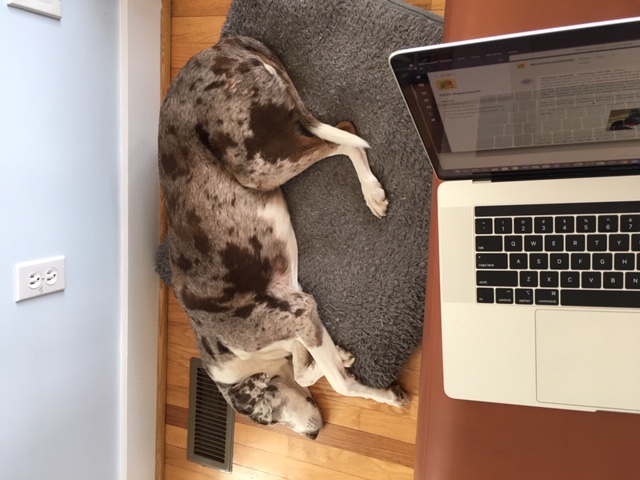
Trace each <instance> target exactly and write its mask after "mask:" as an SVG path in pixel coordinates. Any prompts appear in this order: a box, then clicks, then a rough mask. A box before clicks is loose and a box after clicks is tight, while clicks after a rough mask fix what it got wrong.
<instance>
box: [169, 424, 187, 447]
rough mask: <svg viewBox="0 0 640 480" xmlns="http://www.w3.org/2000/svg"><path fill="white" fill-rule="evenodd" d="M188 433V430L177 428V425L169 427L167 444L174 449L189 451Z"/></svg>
mask: <svg viewBox="0 0 640 480" xmlns="http://www.w3.org/2000/svg"><path fill="white" fill-rule="evenodd" d="M187 436H188V431H187V429H186V428H182V427H176V426H175V425H167V430H166V435H165V443H166V444H167V445H171V446H172V447H177V448H182V449H184V450H186V449H187Z"/></svg>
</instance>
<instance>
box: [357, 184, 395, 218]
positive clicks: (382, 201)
mask: <svg viewBox="0 0 640 480" xmlns="http://www.w3.org/2000/svg"><path fill="white" fill-rule="evenodd" d="M362 193H363V195H364V199H365V201H366V202H367V206H368V207H369V210H371V212H372V213H373V214H374V215H375V216H376V217H378V218H382V217H384V216H385V215H386V214H387V207H388V206H389V201H388V200H387V194H386V193H385V191H384V189H383V188H382V185H380V182H379V181H378V180H377V179H375V178H373V179H372V180H371V181H369V182H368V183H367V184H366V185H363V186H362Z"/></svg>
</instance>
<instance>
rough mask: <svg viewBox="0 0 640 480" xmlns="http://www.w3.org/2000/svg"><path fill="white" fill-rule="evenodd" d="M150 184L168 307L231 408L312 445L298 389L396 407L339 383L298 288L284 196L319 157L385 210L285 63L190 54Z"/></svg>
mask: <svg viewBox="0 0 640 480" xmlns="http://www.w3.org/2000/svg"><path fill="white" fill-rule="evenodd" d="M158 139H159V141H158V147H159V152H158V157H159V158H158V164H159V174H160V182H161V187H162V191H163V195H164V202H165V207H166V213H167V220H168V232H167V236H168V237H167V238H168V243H169V252H170V253H169V256H170V265H171V275H172V282H173V287H174V291H175V294H176V297H177V299H178V301H179V302H180V304H181V305H182V307H183V308H184V309H185V311H186V312H187V315H188V316H189V319H190V321H191V324H192V326H193V330H194V333H195V338H196V343H197V345H198V350H199V352H200V355H201V358H202V362H203V364H204V365H205V368H206V370H207V372H208V374H209V375H210V376H211V378H212V379H213V380H214V382H215V383H216V384H217V386H218V388H219V390H220V392H221V393H222V395H223V396H224V397H225V399H226V400H227V402H228V403H229V404H230V405H231V406H232V407H233V408H234V409H235V410H236V411H237V412H239V413H241V414H244V415H246V416H248V417H249V418H250V419H252V420H253V421H255V422H257V423H260V424H264V425H271V424H283V425H286V426H288V427H289V428H291V429H292V430H293V431H295V432H297V433H299V434H302V435H305V436H307V437H309V438H311V439H315V438H316V437H317V435H318V432H319V431H320V428H321V427H322V417H321V414H320V411H319V409H318V407H317V405H316V403H315V402H314V400H313V398H312V397H311V394H310V392H309V389H308V387H309V386H310V385H313V384H314V383H315V382H316V381H317V380H318V379H319V378H321V377H322V376H325V377H326V378H327V380H328V381H329V383H330V384H331V386H332V387H333V388H334V389H335V390H336V391H337V392H338V393H340V394H342V395H347V396H355V397H364V398H370V399H373V400H376V401H378V402H384V403H387V404H389V405H393V406H397V407H404V406H406V405H407V403H408V397H407V396H406V395H405V394H404V392H402V390H401V389H400V388H399V387H398V386H397V385H394V386H392V387H390V388H388V389H378V388H370V387H367V386H365V385H363V384H361V383H359V382H358V381H357V380H356V379H355V378H354V377H353V376H352V375H350V374H349V372H348V370H347V369H348V368H349V367H350V366H351V365H352V364H353V361H354V358H353V356H352V355H351V354H350V353H349V352H347V351H345V350H343V349H342V348H340V347H337V346H336V345H335V344H334V342H333V340H332V339H331V337H330V335H329V333H328V332H327V330H326V328H325V327H324V325H323V324H322V322H321V320H320V318H319V316H318V311H317V307H316V303H315V301H314V299H313V297H312V296H311V295H309V294H307V293H305V292H303V291H302V288H301V287H300V285H299V284H298V248H297V244H296V238H295V234H294V231H293V227H292V225H291V220H290V217H289V213H288V209H287V204H286V202H285V199H284V197H283V194H282V191H281V189H280V186H281V185H282V184H284V183H285V182H287V181H288V180H289V179H291V178H293V177H294V176H296V175H298V174H299V173H301V172H302V171H304V170H305V169H307V168H308V167H310V166H311V165H313V164H314V163H316V162H318V161H320V160H322V159H323V158H326V157H329V156H334V155H346V156H347V157H348V158H349V159H350V160H351V162H352V163H353V166H354V168H355V171H356V174H357V176H358V179H359V181H360V185H361V189H362V194H363V196H364V199H365V201H366V203H367V205H368V207H369V209H370V210H371V211H372V213H373V214H374V215H376V216H377V217H383V216H385V214H386V211H387V206H388V202H387V199H386V194H385V192H384V190H383V188H382V186H381V185H380V182H379V181H378V180H377V178H376V177H375V176H374V175H373V173H372V172H371V169H370V168H369V163H368V160H367V155H366V152H365V148H368V146H369V145H368V144H367V142H366V141H364V140H363V139H362V138H360V137H358V136H357V135H356V134H355V127H354V126H353V124H352V123H351V122H342V123H340V124H338V125H337V126H336V127H333V126H330V125H327V124H324V123H322V122H320V121H319V120H317V119H316V118H315V117H314V116H313V115H312V114H311V113H310V112H309V111H308V110H307V108H306V107H305V106H304V104H303V103H302V100H301V99H300V96H299V94H298V92H297V90H296V89H295V87H294V86H293V83H292V82H291V79H290V78H289V76H288V74H287V72H286V70H285V68H284V66H283V64H282V62H281V61H280V60H279V59H278V57H277V56H276V55H275V54H274V53H273V52H272V51H271V50H270V49H268V48H267V47H266V46H265V45H264V44H262V43H261V42H259V41H257V40H255V39H252V38H248V37H231V38H228V39H225V40H223V41H221V42H219V43H218V44H217V45H215V46H213V47H211V48H209V49H206V50H204V51H202V52H200V53H199V54H196V55H195V56H194V57H193V58H191V60H190V61H189V62H188V63H187V64H186V65H185V67H184V68H183V69H182V70H181V71H180V73H179V74H178V75H177V77H176V78H175V80H174V81H173V82H172V84H171V86H170V88H169V90H168V92H167V95H166V97H165V100H164V102H163V104H162V107H161V110H160V122H159V131H158Z"/></svg>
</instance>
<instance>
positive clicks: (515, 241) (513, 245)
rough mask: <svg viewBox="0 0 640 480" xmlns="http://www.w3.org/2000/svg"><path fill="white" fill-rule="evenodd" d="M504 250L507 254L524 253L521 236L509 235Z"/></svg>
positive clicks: (505, 240) (505, 238)
mask: <svg viewBox="0 0 640 480" xmlns="http://www.w3.org/2000/svg"><path fill="white" fill-rule="evenodd" d="M504 249H505V251H507V252H521V251H522V236H521V235H507V236H506V237H504Z"/></svg>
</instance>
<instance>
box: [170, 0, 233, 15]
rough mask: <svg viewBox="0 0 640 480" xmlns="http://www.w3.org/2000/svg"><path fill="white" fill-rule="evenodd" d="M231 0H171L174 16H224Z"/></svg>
mask: <svg viewBox="0 0 640 480" xmlns="http://www.w3.org/2000/svg"><path fill="white" fill-rule="evenodd" d="M229 5H231V0H217V1H211V0H173V6H172V8H173V11H172V13H173V16H174V17H216V16H222V17H224V16H226V15H227V12H228V11H229Z"/></svg>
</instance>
